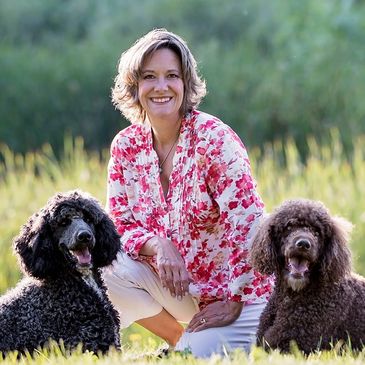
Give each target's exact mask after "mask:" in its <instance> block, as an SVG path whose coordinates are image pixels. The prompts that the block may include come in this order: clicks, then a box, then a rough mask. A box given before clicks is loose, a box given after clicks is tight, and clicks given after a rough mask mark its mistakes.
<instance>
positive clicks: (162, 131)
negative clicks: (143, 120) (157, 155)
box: [150, 118, 181, 146]
mask: <svg viewBox="0 0 365 365" xmlns="http://www.w3.org/2000/svg"><path fill="white" fill-rule="evenodd" d="M150 124H151V128H152V132H153V138H154V142H155V144H156V145H159V146H164V145H169V144H171V143H172V142H175V141H176V138H177V137H178V135H179V134H180V127H181V118H179V119H177V120H176V121H175V122H174V121H166V120H163V121H150Z"/></svg>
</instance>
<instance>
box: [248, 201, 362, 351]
mask: <svg viewBox="0 0 365 365" xmlns="http://www.w3.org/2000/svg"><path fill="white" fill-rule="evenodd" d="M350 230H351V224H350V223H348V222H347V221H345V220H344V219H342V218H339V217H331V216H330V214H329V212H328V210H327V209H326V208H325V207H324V205H323V204H322V203H320V202H315V201H310V200H289V201H287V202H285V203H284V204H283V205H282V206H280V207H279V208H278V209H276V211H274V212H273V214H271V215H269V216H268V217H267V218H266V219H264V220H263V222H262V225H261V227H260V228H259V229H258V232H257V234H256V236H255V238H254V240H253V246H252V251H251V261H252V264H253V266H254V267H255V268H256V269H257V270H259V271H261V272H262V273H265V274H269V275H270V274H275V276H276V286H275V289H274V293H273V294H272V296H271V298H270V300H269V302H268V305H267V307H266V308H265V309H264V311H263V313H262V315H261V318H260V325H259V329H258V333H257V340H258V344H259V345H262V346H264V347H268V348H278V349H280V350H282V351H284V352H286V351H289V350H290V346H291V342H292V341H295V342H296V344H297V346H298V347H299V349H300V350H302V351H303V352H304V353H307V354H308V353H310V352H313V351H315V350H319V349H330V348H331V347H332V346H334V345H335V344H337V343H338V342H340V343H347V344H350V346H351V348H352V349H361V348H362V347H363V345H364V343H365V306H364V304H365V280H364V278H362V277H360V276H358V275H355V274H352V273H351V254H350V250H349V248H348V245H347V241H348V236H349V232H350Z"/></svg>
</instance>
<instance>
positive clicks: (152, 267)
mask: <svg viewBox="0 0 365 365" xmlns="http://www.w3.org/2000/svg"><path fill="white" fill-rule="evenodd" d="M118 71H119V73H118V75H117V77H116V79H115V87H114V89H113V102H114V104H115V105H116V107H117V108H119V109H120V110H121V112H122V113H123V114H124V116H125V117H126V118H128V119H129V120H130V121H131V123H132V124H131V125H130V126H129V127H127V128H126V129H124V130H122V131H121V132H120V133H118V134H117V136H116V137H115V138H114V141H113V142H112V146H111V159H110V163H109V167H108V197H107V206H108V210H109V213H110V215H111V217H112V218H113V220H114V222H115V225H116V227H117V229H118V231H119V233H120V235H121V243H122V246H123V249H124V252H123V253H122V254H121V255H119V257H118V260H117V262H116V263H115V264H114V265H113V267H112V268H111V269H110V270H109V271H108V272H106V273H105V281H106V284H107V286H108V290H109V294H110V298H111V300H112V302H113V303H114V304H115V306H116V307H117V308H118V310H119V311H120V314H121V322H122V326H123V327H127V326H129V325H130V324H131V323H133V322H137V323H139V324H140V325H142V326H143V327H145V328H147V329H148V330H150V331H152V332H153V333H155V334H156V335H158V336H160V337H162V338H163V339H165V340H166V341H167V342H168V343H169V344H170V345H171V346H175V349H177V350H184V349H186V348H189V349H190V350H191V351H192V353H193V354H194V355H196V356H202V357H205V356H210V354H212V353H213V352H222V351H224V349H234V348H237V347H240V348H243V349H246V350H249V347H250V345H251V344H252V342H253V340H254V335H255V332H256V328H257V325H258V319H259V316H260V313H261V311H262V309H263V308H264V306H265V304H266V301H267V297H268V296H269V294H270V292H271V283H270V281H269V280H268V279H267V278H266V277H264V276H262V275H260V274H259V273H257V272H254V271H253V270H252V268H251V267H250V266H249V264H248V263H247V255H248V251H249V247H250V239H251V237H252V234H253V232H254V230H255V228H256V224H257V222H258V220H259V218H260V217H261V215H262V212H263V204H262V202H261V199H260V197H259V195H258V194H257V192H256V190H255V184H254V181H253V179H252V177H251V171H250V163H249V159H248V156H247V154H246V150H245V148H244V146H243V144H242V142H241V141H240V139H239V138H238V137H237V135H236V134H235V133H234V132H233V131H232V130H231V129H230V128H229V127H228V126H227V125H225V124H224V123H222V122H221V121H220V120H218V119H217V118H215V117H213V116H211V115H208V114H205V113H202V112H200V111H198V110H197V106H198V104H199V102H200V101H201V99H202V98H203V97H204V95H205V93H206V90H205V84H204V82H203V81H202V80H201V79H200V78H199V76H198V74H197V67H196V61H195V59H194V58H193V56H192V54H191V52H190V50H189V49H188V47H187V45H186V43H185V42H184V41H183V40H182V39H181V38H180V37H178V36H177V35H175V34H173V33H170V32H168V31H166V30H165V29H156V30H153V31H151V32H149V33H148V34H146V35H145V36H144V37H142V38H141V39H139V40H138V41H137V42H136V43H135V44H134V45H133V46H132V47H131V48H130V49H128V50H127V51H126V52H124V53H123V54H122V57H121V59H120V62H119V69H118ZM180 322H186V323H189V324H188V326H187V328H186V329H185V330H184V328H183V327H182V325H181V324H180Z"/></svg>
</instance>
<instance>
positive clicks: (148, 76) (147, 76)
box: [143, 74, 154, 80]
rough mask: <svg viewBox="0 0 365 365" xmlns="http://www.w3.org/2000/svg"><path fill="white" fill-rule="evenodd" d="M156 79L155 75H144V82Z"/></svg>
mask: <svg viewBox="0 0 365 365" xmlns="http://www.w3.org/2000/svg"><path fill="white" fill-rule="evenodd" d="M153 78H154V76H153V75H148V74H147V75H144V76H143V80H151V79H153Z"/></svg>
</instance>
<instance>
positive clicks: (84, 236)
mask: <svg viewBox="0 0 365 365" xmlns="http://www.w3.org/2000/svg"><path fill="white" fill-rule="evenodd" d="M91 239H92V235H91V233H90V232H88V231H80V232H79V233H78V234H77V240H78V241H79V242H90V241H91Z"/></svg>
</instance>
